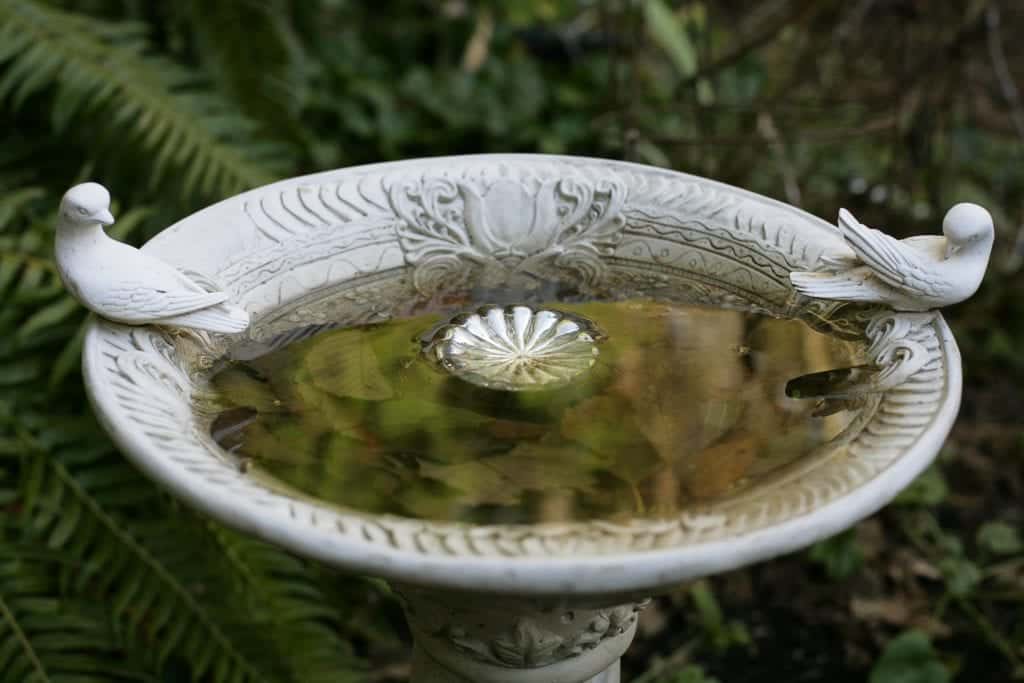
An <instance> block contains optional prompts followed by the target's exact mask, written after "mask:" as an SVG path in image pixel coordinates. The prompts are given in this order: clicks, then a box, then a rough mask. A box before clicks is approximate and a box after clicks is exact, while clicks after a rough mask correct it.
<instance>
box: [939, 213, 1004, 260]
mask: <svg viewBox="0 0 1024 683" xmlns="http://www.w3.org/2000/svg"><path fill="white" fill-rule="evenodd" d="M994 233H995V228H994V226H993V224H992V214H990V213H989V212H988V211H986V210H985V209H983V208H982V207H980V206H978V205H977V204H970V203H967V202H964V203H962V204H957V205H956V206H954V207H953V208H951V209H950V210H949V211H947V212H946V217H945V218H944V219H943V220H942V234H943V235H945V236H946V239H947V240H948V241H949V246H950V247H951V248H952V250H953V251H958V250H960V249H962V248H964V247H967V246H970V245H974V244H985V243H987V244H988V245H991V243H992V237H993V235H994Z"/></svg>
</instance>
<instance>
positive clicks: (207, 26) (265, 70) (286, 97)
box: [174, 0, 308, 130]
mask: <svg viewBox="0 0 1024 683" xmlns="http://www.w3.org/2000/svg"><path fill="white" fill-rule="evenodd" d="M174 7H175V9H176V10H177V11H178V12H180V13H181V14H182V16H183V18H184V19H185V20H186V21H187V22H188V26H189V29H190V31H189V34H190V35H191V36H193V37H194V42H195V45H196V50H197V52H198V56H199V58H200V59H199V62H200V63H201V64H202V65H203V67H204V68H205V69H206V70H207V71H208V72H209V73H210V74H211V75H212V76H213V78H214V80H215V82H216V83H217V85H218V86H220V88H221V89H223V90H224V91H226V92H227V93H229V94H230V95H231V99H232V100H233V101H235V102H238V103H240V105H241V106H242V107H243V109H244V110H245V111H246V112H248V113H249V114H250V115H251V116H253V117H255V118H257V119H259V120H261V121H266V122H268V123H269V124H271V125H272V126H273V127H274V129H275V130H282V129H287V128H293V127H294V126H295V125H297V118H298V113H299V111H300V110H301V108H302V106H303V103H304V101H305V99H306V90H307V85H308V84H307V80H308V79H307V74H306V67H305V54H304V50H303V48H302V45H301V42H300V41H299V39H298V36H296V34H295V30H294V28H293V26H292V23H291V18H290V17H289V7H288V4H286V3H284V2H282V1H281V0H263V1H261V2H253V1H252V0H220V1H219V2H216V3H210V2H205V1H204V0H186V1H185V2H179V3H176V4H175V5H174Z"/></svg>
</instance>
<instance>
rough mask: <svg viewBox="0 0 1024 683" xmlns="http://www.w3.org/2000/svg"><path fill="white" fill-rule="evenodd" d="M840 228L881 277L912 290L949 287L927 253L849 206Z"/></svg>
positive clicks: (921, 291)
mask: <svg viewBox="0 0 1024 683" xmlns="http://www.w3.org/2000/svg"><path fill="white" fill-rule="evenodd" d="M839 230H840V232H842V233H843V238H844V239H846V243H847V244H849V245H850V248H851V249H853V250H854V251H855V252H856V253H857V257H858V258H860V260H861V261H862V262H863V263H864V265H866V266H867V267H868V268H870V269H871V272H872V273H873V274H874V275H875V276H876V277H878V278H879V279H880V280H882V281H883V282H885V283H886V284H888V285H890V286H891V287H895V288H897V289H901V290H904V291H906V292H907V293H908V294H916V295H921V296H928V297H934V296H936V295H941V294H942V293H943V292H944V291H945V290H946V289H948V288H949V286H950V282H949V280H948V278H943V277H937V275H936V273H935V271H934V269H933V268H931V267H929V265H928V263H927V261H926V260H924V259H923V258H922V256H923V254H922V253H921V252H920V251H918V250H917V249H915V248H914V247H911V246H909V245H906V244H903V243H902V242H900V240H898V239H896V238H894V237H890V236H889V235H886V234H885V233H884V232H881V231H880V230H875V229H873V228H869V227H868V226H866V225H864V224H863V223H861V222H860V221H858V220H857V219H856V218H854V217H853V214H851V213H850V212H849V211H847V210H846V209H842V210H840V211H839Z"/></svg>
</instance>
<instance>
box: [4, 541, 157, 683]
mask: <svg viewBox="0 0 1024 683" xmlns="http://www.w3.org/2000/svg"><path fill="white" fill-rule="evenodd" d="M0 556H2V557H3V558H4V559H3V560H0V682H3V683H7V682H10V683H60V682H62V681H71V680H74V681H82V682H85V681H90V682H94V683H101V682H104V683H114V682H120V683H124V682H125V681H148V682H152V683H156V680H157V679H156V678H155V677H154V676H153V675H151V674H150V673H148V672H147V671H146V670H145V668H144V667H142V666H139V664H138V662H134V661H126V660H125V658H124V657H123V653H122V652H120V651H118V650H117V648H115V647H113V646H112V643H113V641H114V639H113V637H112V633H111V630H110V626H109V624H108V622H107V620H106V619H105V618H104V616H103V614H102V612H101V611H100V610H98V609H96V607H95V605H91V604H89V603H88V602H84V601H80V600H68V599H63V598H60V597H56V596H55V593H56V591H55V587H54V586H53V582H52V579H51V578H50V577H51V576H52V574H53V572H52V571H51V569H52V566H53V565H54V564H59V559H56V558H53V557H49V558H46V557H45V556H43V555H42V554H40V553H34V552H32V551H31V549H26V548H23V547H20V546H18V545H16V544H10V543H0Z"/></svg>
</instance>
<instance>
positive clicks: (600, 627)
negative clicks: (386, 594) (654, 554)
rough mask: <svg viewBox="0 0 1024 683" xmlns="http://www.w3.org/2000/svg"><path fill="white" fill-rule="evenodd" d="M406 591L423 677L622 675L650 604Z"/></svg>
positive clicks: (516, 679) (484, 682)
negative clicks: (579, 603)
mask: <svg viewBox="0 0 1024 683" xmlns="http://www.w3.org/2000/svg"><path fill="white" fill-rule="evenodd" d="M398 591H399V594H400V595H401V596H402V601H403V604H404V606H405V611H406V616H407V617H408V619H409V624H410V626H411V628H412V631H413V635H414V637H415V639H416V654H415V656H414V660H413V661H414V675H413V680H414V681H415V682H416V683H456V682H459V683H463V682H466V681H472V682H473V683H526V682H538V683H539V682H540V681H544V682H546V683H556V682H557V683H591V682H594V683H597V682H600V683H617V682H618V680H619V675H618V670H619V665H618V661H619V657H621V656H622V653H623V652H625V651H626V648H628V647H629V644H630V643H631V642H632V640H633V636H634V635H635V633H636V624H637V618H638V615H639V613H640V612H641V611H642V610H643V609H644V607H646V606H647V604H648V601H647V600H643V601H641V602H635V603H633V602H630V603H625V604H619V605H608V606H596V605H586V606H582V607H581V606H577V605H576V604H575V603H573V602H568V601H565V600H559V599H550V600H546V601H545V600H538V599H530V598H516V597H495V596H485V595H475V594H470V593H449V592H441V591H437V590H436V589H430V590H428V589H422V588H416V587H410V586H402V587H399V588H398Z"/></svg>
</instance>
